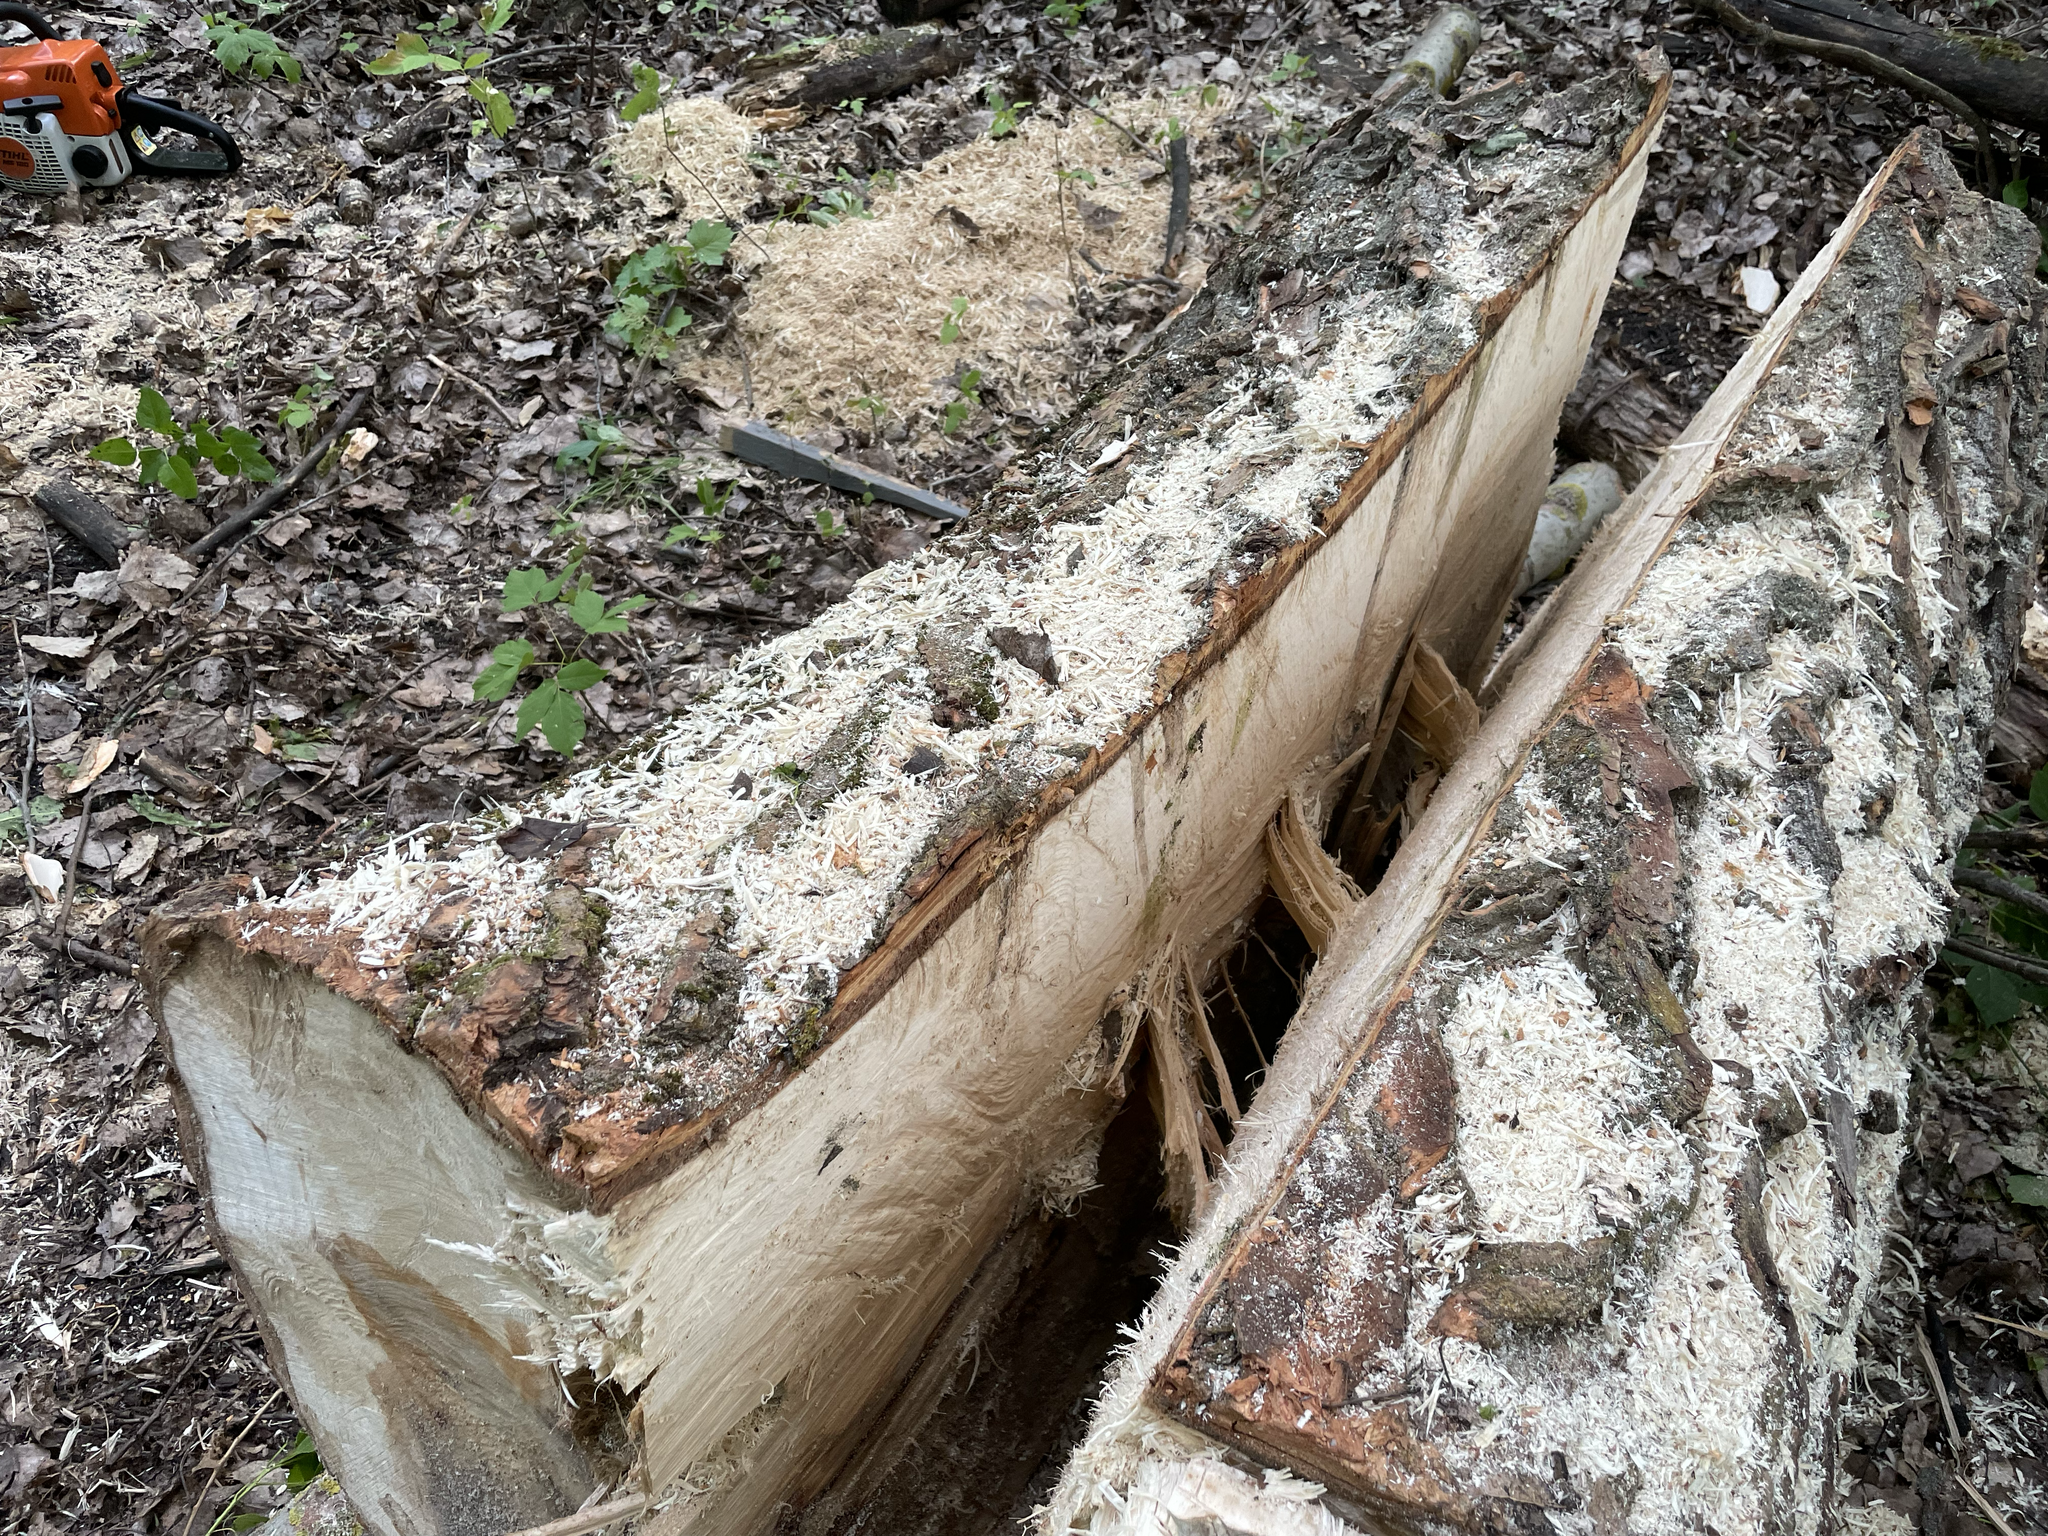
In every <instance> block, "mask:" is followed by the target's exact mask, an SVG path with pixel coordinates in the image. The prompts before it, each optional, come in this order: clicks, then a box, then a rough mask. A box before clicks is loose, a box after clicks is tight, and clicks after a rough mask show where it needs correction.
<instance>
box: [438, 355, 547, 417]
mask: <svg viewBox="0 0 2048 1536" xmlns="http://www.w3.org/2000/svg"><path fill="white" fill-rule="evenodd" d="M426 359H427V361H428V362H429V363H431V364H432V365H433V366H434V367H436V368H438V369H440V370H441V371H442V372H443V373H445V374H447V375H448V377H449V378H451V379H454V380H456V381H457V382H458V383H462V384H467V385H468V386H469V387H470V389H471V390H472V391H474V392H475V393H476V394H477V395H478V396H479V397H480V398H481V399H482V400H483V402H484V404H486V405H488V406H489V407H490V408H491V409H492V410H494V411H496V412H497V413H498V414H499V415H500V416H502V417H504V418H505V421H506V423H507V424H508V425H509V426H510V427H511V428H512V430H513V431H515V432H523V431H525V430H526V426H525V423H523V422H521V421H520V419H519V417H518V415H517V414H516V413H515V412H513V411H510V410H508V409H506V406H505V403H504V401H502V400H500V399H499V398H498V397H497V396H496V395H494V394H492V393H491V391H490V389H489V387H488V386H487V385H485V383H484V382H483V381H482V380H481V379H478V378H474V377H472V376H471V375H469V374H467V373H464V372H463V371H462V370H461V369H460V368H453V367H450V366H449V365H448V364H447V363H444V362H442V361H441V359H439V358H438V357H435V356H434V355H433V354H432V353H431V352H430V353H427V354H426Z"/></svg>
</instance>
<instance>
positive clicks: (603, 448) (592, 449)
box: [555, 421, 633, 475]
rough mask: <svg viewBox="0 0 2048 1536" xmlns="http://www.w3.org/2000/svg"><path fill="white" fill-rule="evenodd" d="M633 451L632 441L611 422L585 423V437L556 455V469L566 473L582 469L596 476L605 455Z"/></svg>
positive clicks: (585, 472)
mask: <svg viewBox="0 0 2048 1536" xmlns="http://www.w3.org/2000/svg"><path fill="white" fill-rule="evenodd" d="M632 449H633V443H632V440H631V439H630V438H628V437H627V436H626V434H625V433H624V432H621V431H620V430H619V429H618V428H617V427H615V426H613V425H612V424H611V423H610V422H608V421H586V422H584V423H583V435H582V436H581V437H579V438H578V439H577V440H576V441H575V442H573V443H571V444H570V445H569V446H568V447H566V448H564V449H563V450H562V451H561V452H560V453H558V454H556V455H555V468H557V469H559V470H563V471H565V472H566V471H568V470H571V469H580V470H582V471H583V473H584V474H586V475H588V474H594V473H595V472H596V470H597V463H598V460H599V459H600V458H602V457H603V456H604V455H605V454H607V453H613V452H627V453H630V452H631V451H632Z"/></svg>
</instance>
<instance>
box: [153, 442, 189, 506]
mask: <svg viewBox="0 0 2048 1536" xmlns="http://www.w3.org/2000/svg"><path fill="white" fill-rule="evenodd" d="M157 484H159V485H161V486H162V487H163V488H164V489H165V490H167V491H169V492H170V493H171V494H172V495H173V496H175V497H177V498H178V499H179V500H180V501H191V500H192V499H193V498H194V497H196V496H197V495H198V494H199V476H198V475H197V474H196V473H195V472H194V470H193V468H192V461H191V460H190V459H188V458H186V457H185V455H184V454H183V453H174V454H171V455H169V456H168V457H167V458H166V459H165V460H164V463H163V468H162V469H161V470H159V471H158V473H157Z"/></svg>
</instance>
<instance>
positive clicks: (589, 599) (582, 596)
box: [562, 587, 624, 635]
mask: <svg viewBox="0 0 2048 1536" xmlns="http://www.w3.org/2000/svg"><path fill="white" fill-rule="evenodd" d="M562 606H564V607H565V608H567V609H568V610H569V617H570V618H571V619H573V620H575V622H576V627H577V628H578V629H580V630H582V631H583V632H584V633H585V634H586V635H594V634H597V633H599V629H598V626H599V625H601V624H602V623H604V599H603V598H601V597H599V596H598V595H597V594H596V593H595V592H593V591H591V590H590V589H589V588H588V587H585V588H583V589H582V590H581V591H580V592H577V593H575V594H574V595H572V596H571V597H570V598H569V600H568V601H567V602H566V603H564V604H563V605H562ZM620 627H621V628H624V626H623V625H621V626H620Z"/></svg>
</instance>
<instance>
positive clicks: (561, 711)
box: [540, 693, 585, 757]
mask: <svg viewBox="0 0 2048 1536" xmlns="http://www.w3.org/2000/svg"><path fill="white" fill-rule="evenodd" d="M584 730H585V725H584V720H583V706H582V705H581V704H579V703H577V702H576V695H575V694H573V693H558V694H556V695H555V701H554V702H553V703H552V704H550V705H549V706H548V711H547V713H546V714H544V715H542V716H541V717H540V733H541V735H543V736H545V737H546V738H547V742H548V745H549V746H551V747H553V748H554V749H555V750H556V751H557V752H559V753H561V754H562V756H564V757H568V756H569V755H570V754H572V753H573V752H575V750H576V747H577V744H578V743H580V742H581V741H582V740H583V733H584Z"/></svg>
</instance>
